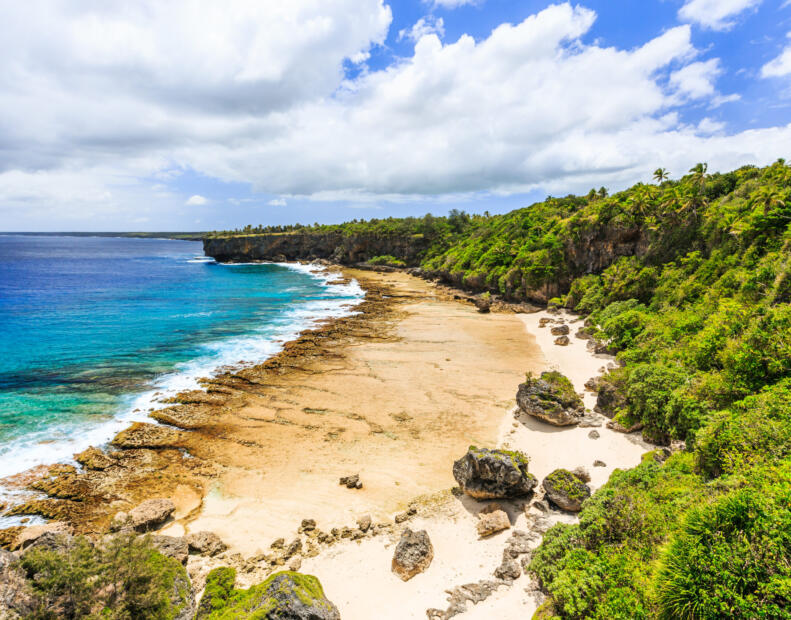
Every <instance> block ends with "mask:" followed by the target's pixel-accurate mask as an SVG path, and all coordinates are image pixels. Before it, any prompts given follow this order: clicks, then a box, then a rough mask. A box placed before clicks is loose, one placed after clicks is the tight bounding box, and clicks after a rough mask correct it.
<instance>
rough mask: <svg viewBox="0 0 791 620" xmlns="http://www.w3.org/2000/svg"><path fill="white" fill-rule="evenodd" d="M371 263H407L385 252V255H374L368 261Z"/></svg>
mask: <svg viewBox="0 0 791 620" xmlns="http://www.w3.org/2000/svg"><path fill="white" fill-rule="evenodd" d="M368 264H369V265H387V266H388V267H405V266H406V263H405V262H404V261H402V260H399V259H398V258H396V257H395V256H390V255H389V254H385V255H384V256H374V257H373V258H372V259H371V260H369V261H368Z"/></svg>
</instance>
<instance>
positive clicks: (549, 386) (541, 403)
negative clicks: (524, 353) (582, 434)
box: [516, 371, 585, 426]
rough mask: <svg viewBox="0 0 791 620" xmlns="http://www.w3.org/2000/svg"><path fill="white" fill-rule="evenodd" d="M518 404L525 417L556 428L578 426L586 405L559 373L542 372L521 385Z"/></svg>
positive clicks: (517, 396)
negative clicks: (526, 415) (529, 416)
mask: <svg viewBox="0 0 791 620" xmlns="http://www.w3.org/2000/svg"><path fill="white" fill-rule="evenodd" d="M516 402H517V404H518V405H519V408H520V409H521V410H522V411H523V412H524V413H526V414H528V415H531V416H533V417H534V418H538V419H539V420H543V421H544V422H548V423H549V424H552V425H554V426H572V425H575V424H579V422H580V421H581V419H582V418H583V416H584V415H585V405H584V404H583V402H582V399H581V398H580V396H579V394H577V393H576V392H575V391H574V386H573V385H572V384H571V381H569V380H568V379H567V378H566V377H565V376H563V375H562V374H561V373H559V372H557V371H550V372H543V373H541V376H540V377H538V378H535V377H531V376H528V377H527V381H525V383H522V384H521V385H520V386H519V391H518V392H517V393H516Z"/></svg>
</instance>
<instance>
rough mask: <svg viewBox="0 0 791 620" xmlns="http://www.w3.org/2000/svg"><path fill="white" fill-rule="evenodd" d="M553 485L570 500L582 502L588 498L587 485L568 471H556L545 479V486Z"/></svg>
mask: <svg viewBox="0 0 791 620" xmlns="http://www.w3.org/2000/svg"><path fill="white" fill-rule="evenodd" d="M547 484H549V485H551V486H552V488H553V489H557V490H558V491H561V492H562V493H563V494H565V495H566V496H567V497H569V498H570V499H574V500H579V501H582V500H584V499H586V498H587V497H588V493H587V492H586V489H585V483H584V482H582V481H581V480H580V479H579V478H577V477H576V476H575V475H574V474H572V473H571V472H570V471H569V470H568V469H556V470H555V471H553V472H552V473H551V474H549V475H548V476H547V477H546V478H545V479H544V485H547Z"/></svg>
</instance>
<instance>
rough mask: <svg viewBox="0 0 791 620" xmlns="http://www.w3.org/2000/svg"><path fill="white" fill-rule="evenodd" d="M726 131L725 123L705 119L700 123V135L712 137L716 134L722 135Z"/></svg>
mask: <svg viewBox="0 0 791 620" xmlns="http://www.w3.org/2000/svg"><path fill="white" fill-rule="evenodd" d="M724 129H725V123H723V122H720V121H715V120H714V119H711V118H708V117H707V118H704V119H703V120H702V121H700V122H699V123H698V133H701V134H704V135H712V134H715V133H717V134H718V133H722V131H723V130H724Z"/></svg>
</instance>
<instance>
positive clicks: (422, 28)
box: [398, 15, 445, 42]
mask: <svg viewBox="0 0 791 620" xmlns="http://www.w3.org/2000/svg"><path fill="white" fill-rule="evenodd" d="M432 34H434V35H437V36H438V37H439V38H440V39H441V38H442V37H444V36H445V22H444V21H443V19H442V18H441V17H440V18H436V17H434V16H433V15H426V16H425V17H421V18H420V19H419V20H417V22H415V24H414V25H413V26H412V27H411V28H404V29H403V30H400V31H399V32H398V40H399V41H401V40H403V39H409V40H410V41H415V42H417V41H419V40H420V39H422V38H423V37H425V36H427V35H432Z"/></svg>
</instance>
